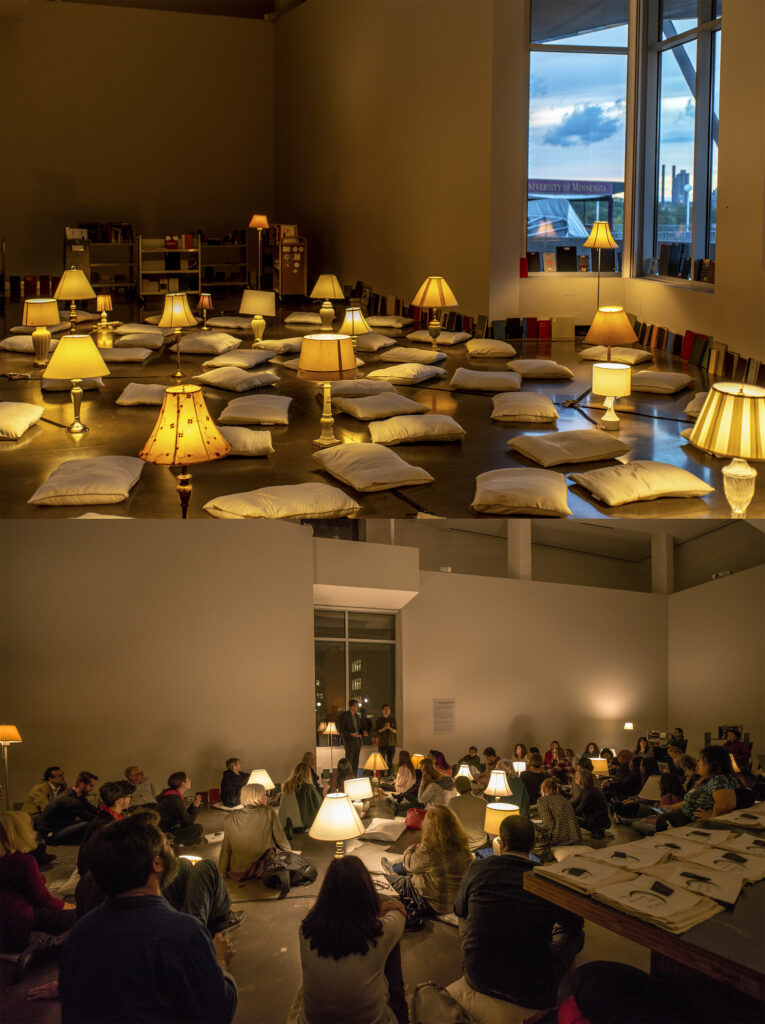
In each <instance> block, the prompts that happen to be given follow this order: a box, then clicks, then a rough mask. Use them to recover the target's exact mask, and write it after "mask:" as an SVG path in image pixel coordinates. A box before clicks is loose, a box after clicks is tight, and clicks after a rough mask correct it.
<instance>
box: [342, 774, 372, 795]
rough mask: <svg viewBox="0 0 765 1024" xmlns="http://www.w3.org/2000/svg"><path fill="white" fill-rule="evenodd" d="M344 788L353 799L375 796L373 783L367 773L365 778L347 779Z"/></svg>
mask: <svg viewBox="0 0 765 1024" xmlns="http://www.w3.org/2000/svg"><path fill="white" fill-rule="evenodd" d="M343 788H344V789H345V792H346V793H347V794H348V796H349V797H350V798H351V800H371V799H372V797H373V796H374V794H373V793H372V783H371V782H370V781H369V777H368V776H366V775H365V776H364V778H363V779H346V780H345V782H344V783H343Z"/></svg>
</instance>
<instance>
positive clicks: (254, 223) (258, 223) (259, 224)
mask: <svg viewBox="0 0 765 1024" xmlns="http://www.w3.org/2000/svg"><path fill="white" fill-rule="evenodd" d="M249 226H250V227H251V228H257V231H258V288H260V272H261V269H262V265H263V232H264V231H267V230H268V228H269V224H268V217H267V216H266V215H265V213H253V215H252V217H251V218H250V224H249Z"/></svg>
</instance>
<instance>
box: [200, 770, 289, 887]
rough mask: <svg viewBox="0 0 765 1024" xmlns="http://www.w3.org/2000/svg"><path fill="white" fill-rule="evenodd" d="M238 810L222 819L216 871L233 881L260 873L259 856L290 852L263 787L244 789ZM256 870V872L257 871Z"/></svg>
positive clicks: (256, 785) (260, 859) (257, 784)
mask: <svg viewBox="0 0 765 1024" xmlns="http://www.w3.org/2000/svg"><path fill="white" fill-rule="evenodd" d="M240 798H241V801H242V809H241V811H234V812H233V814H229V815H227V817H226V821H225V822H224V825H223V844H222V845H221V848H220V857H219V859H218V868H219V869H220V873H221V874H222V875H224V876H225V877H226V878H233V879H235V880H236V881H237V882H240V881H243V880H244V879H246V878H256V877H257V876H258V874H259V873H261V874H262V866H261V861H262V859H263V855H264V854H265V853H267V852H268V851H269V850H271V849H273V848H276V849H279V850H287V851H290V850H291V849H292V847H291V846H290V844H289V843H288V841H287V837H286V836H285V834H284V829H283V828H282V826H281V822H280V821H279V818H278V817H277V814H276V811H275V810H274V808H273V807H268V806H267V804H268V797H267V795H266V791H265V788H264V787H263V786H261V785H260V784H259V783H255V784H254V785H251V786H250V785H247V786H244V787H243V789H242V791H241V795H240ZM259 868H260V872H259Z"/></svg>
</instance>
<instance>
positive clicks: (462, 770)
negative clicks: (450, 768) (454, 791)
mask: <svg viewBox="0 0 765 1024" xmlns="http://www.w3.org/2000/svg"><path fill="white" fill-rule="evenodd" d="M460 775H464V777H465V778H466V779H472V778H473V776H472V773H471V771H470V767H469V766H468V765H466V764H461V765H460V766H459V768H458V769H457V774H456V775H455V776H454V778H455V779H458V778H459V777H460Z"/></svg>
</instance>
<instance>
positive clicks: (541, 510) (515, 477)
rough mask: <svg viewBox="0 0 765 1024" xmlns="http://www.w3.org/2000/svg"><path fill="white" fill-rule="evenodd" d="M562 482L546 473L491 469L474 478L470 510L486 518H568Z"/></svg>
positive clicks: (555, 476)
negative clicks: (521, 516)
mask: <svg viewBox="0 0 765 1024" xmlns="http://www.w3.org/2000/svg"><path fill="white" fill-rule="evenodd" d="M567 499H568V492H567V491H566V481H565V478H564V477H563V475H562V474H561V473H553V472H551V471H550V470H547V469H492V470H490V471H489V472H488V473H481V474H479V475H478V476H477V477H476V478H475V497H474V498H473V501H472V502H471V505H470V507H471V508H473V509H475V511H476V512H485V513H486V514H488V515H523V516H569V515H571V509H570V508H569V507H568V500H567Z"/></svg>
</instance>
